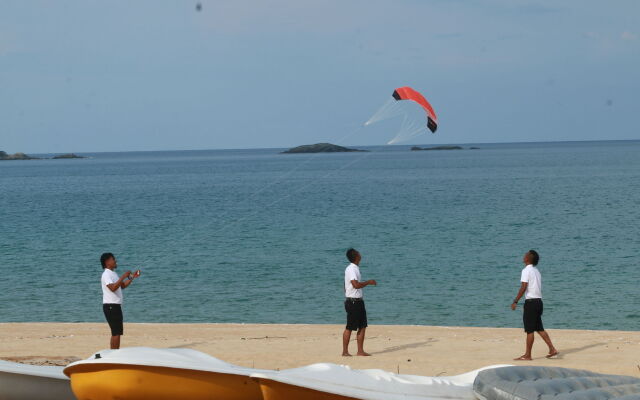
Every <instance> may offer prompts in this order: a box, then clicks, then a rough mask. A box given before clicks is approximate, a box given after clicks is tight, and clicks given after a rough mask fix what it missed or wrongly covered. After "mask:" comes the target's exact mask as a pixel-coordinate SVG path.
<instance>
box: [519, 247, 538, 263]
mask: <svg viewBox="0 0 640 400" xmlns="http://www.w3.org/2000/svg"><path fill="white" fill-rule="evenodd" d="M523 261H524V263H525V264H527V265H529V264H532V265H538V261H540V256H539V255H538V252H537V251H535V250H529V251H527V252H526V253H524V258H523Z"/></svg>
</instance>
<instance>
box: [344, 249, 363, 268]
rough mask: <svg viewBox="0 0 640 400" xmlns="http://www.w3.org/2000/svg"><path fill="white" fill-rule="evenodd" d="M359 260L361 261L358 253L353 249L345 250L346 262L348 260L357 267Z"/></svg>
mask: <svg viewBox="0 0 640 400" xmlns="http://www.w3.org/2000/svg"><path fill="white" fill-rule="evenodd" d="M361 259H362V256H360V253H358V250H356V249H354V248H350V249H349V250H347V260H349V262H351V263H354V264H356V265H358V264H360V260H361Z"/></svg>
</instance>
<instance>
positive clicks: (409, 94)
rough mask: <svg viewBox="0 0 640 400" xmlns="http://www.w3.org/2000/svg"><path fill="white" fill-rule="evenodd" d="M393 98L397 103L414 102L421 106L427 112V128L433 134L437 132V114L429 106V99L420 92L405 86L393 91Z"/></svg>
mask: <svg viewBox="0 0 640 400" xmlns="http://www.w3.org/2000/svg"><path fill="white" fill-rule="evenodd" d="M393 98H394V99H396V101H399V100H413V101H415V102H416V103H418V104H420V106H421V107H422V108H424V110H425V111H426V112H427V127H428V128H429V130H430V131H431V132H432V133H435V132H436V129H438V117H436V112H435V111H433V107H431V104H429V102H428V101H427V99H425V98H424V96H423V95H421V94H420V92H418V91H417V90H414V89H412V88H410V87H409V86H403V87H399V88H397V89H396V90H394V91H393Z"/></svg>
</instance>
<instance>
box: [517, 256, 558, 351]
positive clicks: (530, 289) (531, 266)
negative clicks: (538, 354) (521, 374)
mask: <svg viewBox="0 0 640 400" xmlns="http://www.w3.org/2000/svg"><path fill="white" fill-rule="evenodd" d="M522 261H523V262H524V265H525V267H524V269H523V270H522V274H521V275H520V290H519V291H518V295H517V296H516V298H515V299H514V300H513V303H511V309H512V310H515V309H516V306H517V305H518V300H520V298H521V297H522V296H523V295H524V296H525V301H524V312H523V314H522V321H523V322H524V331H525V332H526V333H527V342H526V350H525V353H524V354H523V355H521V356H520V357H518V358H516V359H515V360H516V361H518V360H531V349H532V348H533V341H534V339H535V335H534V332H538V334H539V335H540V336H541V337H542V340H544V341H545V343H546V344H547V346H549V354H547V358H551V357H554V356H557V355H558V350H556V348H555V347H553V343H551V338H550V337H549V334H547V332H545V330H544V327H543V326H542V310H543V307H542V275H540V271H539V270H538V268H536V265H538V261H540V256H539V255H538V253H537V252H536V251H535V250H529V251H528V252H526V253H525V255H524V258H523V260H522Z"/></svg>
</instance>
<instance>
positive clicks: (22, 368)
mask: <svg viewBox="0 0 640 400" xmlns="http://www.w3.org/2000/svg"><path fill="white" fill-rule="evenodd" d="M62 369H63V368H62V367H46V366H37V365H27V364H20V363H15V362H10V361H3V360H0V399H2V400H34V399H38V400H73V399H75V397H73V393H72V392H71V386H70V385H69V378H67V377H66V376H65V375H64V374H63V373H62Z"/></svg>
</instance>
